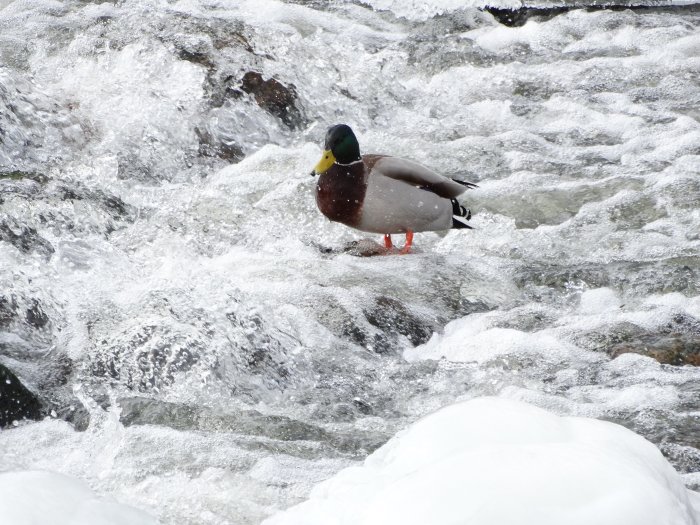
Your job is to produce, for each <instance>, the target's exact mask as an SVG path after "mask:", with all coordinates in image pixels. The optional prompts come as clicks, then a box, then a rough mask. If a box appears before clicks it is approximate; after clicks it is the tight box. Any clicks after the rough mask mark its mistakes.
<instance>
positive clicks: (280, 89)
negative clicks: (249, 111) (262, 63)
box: [240, 71, 306, 129]
mask: <svg viewBox="0 0 700 525" xmlns="http://www.w3.org/2000/svg"><path fill="white" fill-rule="evenodd" d="M240 88H241V90H243V91H244V92H245V93H248V94H249V95H252V96H253V98H254V99H255V102H257V104H258V105H259V106H260V107H261V108H263V109H264V110H266V111H268V112H269V113H271V114H272V115H274V116H276V117H277V118H279V119H280V120H281V121H282V122H284V123H285V124H286V125H287V126H289V127H290V128H291V129H297V128H300V127H302V126H303V125H305V124H306V119H305V118H304V116H303V114H302V112H301V110H300V109H299V107H298V96H297V92H296V88H295V87H294V85H293V84H290V85H289V86H285V85H284V84H282V83H281V82H279V81H278V80H276V79H274V78H269V79H267V80H265V79H263V76H262V75H261V74H260V73H258V72H256V71H249V72H247V73H246V74H245V75H243V79H242V80H241V86H240Z"/></svg>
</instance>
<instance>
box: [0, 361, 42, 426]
mask: <svg viewBox="0 0 700 525" xmlns="http://www.w3.org/2000/svg"><path fill="white" fill-rule="evenodd" d="M41 417H42V404H41V402H40V401H39V398H38V397H37V396H36V395H34V394H33V393H32V392H31V391H30V390H29V389H28V388H27V387H26V386H24V385H23V384H22V382H21V381H20V380H19V379H18V378H17V376H16V375H15V374H13V373H12V371H10V369H8V368H7V367H6V366H4V365H2V364H0V428H4V427H7V426H9V425H12V423H13V422H14V421H20V420H22V419H34V420H36V419H40V418H41Z"/></svg>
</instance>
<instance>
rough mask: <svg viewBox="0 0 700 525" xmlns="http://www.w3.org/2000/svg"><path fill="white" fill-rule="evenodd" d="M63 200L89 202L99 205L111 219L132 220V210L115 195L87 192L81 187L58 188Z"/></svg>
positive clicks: (87, 190) (93, 191)
mask: <svg viewBox="0 0 700 525" xmlns="http://www.w3.org/2000/svg"><path fill="white" fill-rule="evenodd" d="M58 190H59V192H60V194H61V198H62V199H63V200H71V201H83V200H85V201H90V202H95V203H98V204H99V205H100V207H101V208H102V209H104V210H105V211H106V212H107V213H108V214H109V215H110V216H111V217H112V218H113V219H127V220H129V219H132V218H133V214H134V210H133V209H132V207H131V206H129V205H128V204H126V203H125V202H124V201H123V200H122V199H121V198H119V197H117V196H116V195H109V194H107V193H105V192H103V191H101V190H89V189H87V188H85V187H81V186H59V188H58Z"/></svg>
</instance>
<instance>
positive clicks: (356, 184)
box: [316, 162, 367, 226]
mask: <svg viewBox="0 0 700 525" xmlns="http://www.w3.org/2000/svg"><path fill="white" fill-rule="evenodd" d="M366 191H367V175H366V171H365V165H364V163H362V162H358V163H357V164H351V165H349V166H341V165H338V164H334V165H333V166H331V167H330V169H329V170H328V171H326V172H325V173H324V174H322V175H321V176H320V177H319V179H318V184H317V185H316V204H317V205H318V209H319V210H321V213H323V214H324V215H325V216H326V217H328V218H329V219H330V220H332V221H335V222H341V223H343V224H347V225H348V226H356V225H357V224H358V223H359V222H360V217H361V215H362V203H363V202H364V200H365V193H366Z"/></svg>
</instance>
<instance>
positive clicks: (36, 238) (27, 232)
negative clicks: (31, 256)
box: [0, 218, 55, 260]
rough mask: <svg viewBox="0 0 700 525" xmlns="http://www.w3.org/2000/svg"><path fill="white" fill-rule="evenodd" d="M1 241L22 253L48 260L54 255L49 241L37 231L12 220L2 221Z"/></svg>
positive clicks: (0, 228) (0, 229)
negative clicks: (33, 254)
mask: <svg viewBox="0 0 700 525" xmlns="http://www.w3.org/2000/svg"><path fill="white" fill-rule="evenodd" d="M0 241H5V242H8V243H10V244H11V245H12V246H14V247H15V248H17V249H18V250H20V251H21V252H22V253H37V254H39V255H41V256H43V257H44V258H45V259H46V260H48V259H50V258H51V256H52V255H53V253H54V251H55V250H54V248H53V246H52V245H51V243H50V242H49V241H47V240H46V239H44V238H43V237H41V236H40V235H39V234H38V233H37V231H36V229H34V228H31V227H29V226H23V225H19V224H17V223H16V222H15V221H13V220H12V219H10V218H7V219H4V220H2V221H0Z"/></svg>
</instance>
